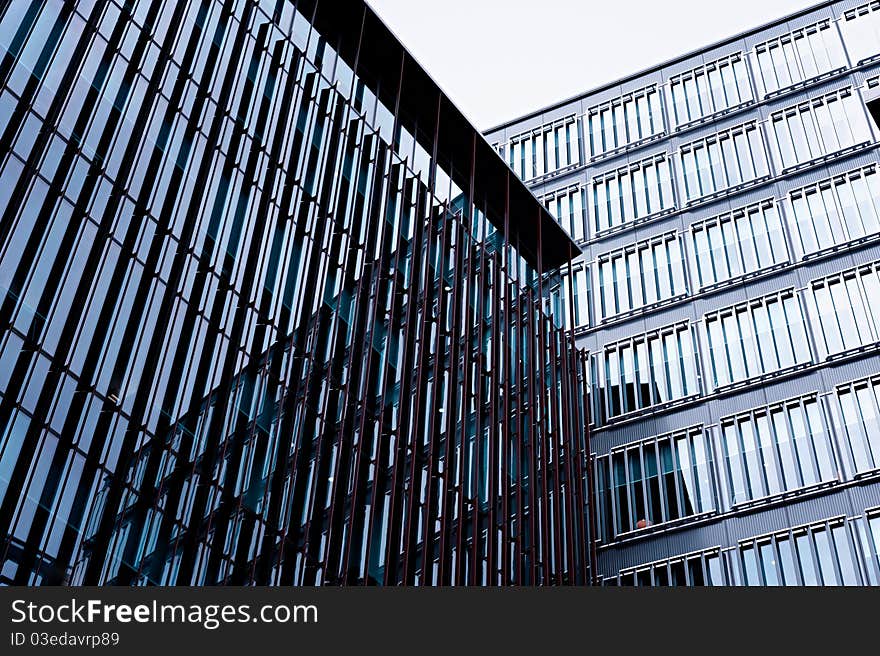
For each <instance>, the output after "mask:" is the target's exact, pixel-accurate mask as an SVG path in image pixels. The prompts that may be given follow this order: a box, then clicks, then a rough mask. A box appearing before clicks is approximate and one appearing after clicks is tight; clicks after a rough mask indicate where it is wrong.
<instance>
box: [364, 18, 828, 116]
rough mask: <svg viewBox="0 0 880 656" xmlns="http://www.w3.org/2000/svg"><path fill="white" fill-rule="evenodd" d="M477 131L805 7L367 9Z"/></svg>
mask: <svg viewBox="0 0 880 656" xmlns="http://www.w3.org/2000/svg"><path fill="white" fill-rule="evenodd" d="M367 2H368V4H370V5H371V6H372V7H373V9H374V10H375V11H376V13H377V14H379V16H380V17H381V18H382V20H383V21H385V23H386V24H387V25H388V26H389V27H390V28H391V30H392V31H393V32H394V33H395V34H396V35H397V37H398V38H399V39H400V40H401V41H402V42H403V45H404V46H405V47H406V48H407V50H409V51H410V53H412V55H413V56H414V57H415V58H416V60H418V62H419V63H420V64H421V65H422V67H424V68H425V70H427V71H428V73H429V74H430V75H431V77H433V78H434V80H435V81H436V82H437V83H438V84H439V85H440V87H441V88H442V89H443V90H444V91H445V92H446V94H447V95H448V96H449V97H450V98H451V99H452V101H453V102H454V103H455V104H456V105H457V106H458V107H459V109H461V111H462V112H464V114H465V116H467V117H468V118H469V119H470V120H471V122H473V123H474V125H476V126H477V128H479V129H480V130H487V129H488V128H491V127H494V126H496V125H498V124H500V123H503V122H505V121H507V120H510V119H513V118H517V117H519V116H522V115H523V114H527V113H529V112H531V111H534V110H536V109H540V108H541V107H544V106H546V105H550V104H552V103H554V102H556V101H559V100H563V99H565V98H569V97H571V96H575V95H577V94H579V93H582V92H584V91H588V90H590V89H593V88H595V87H598V86H600V85H602V84H604V83H606V82H613V81H614V80H617V79H620V78H622V77H625V76H627V75H629V74H631V73H636V72H638V71H640V70H643V69H645V68H649V67H651V66H653V65H655V64H659V63H661V62H664V61H666V60H668V59H672V58H673V57H676V56H677V55H683V54H685V53H687V52H690V51H692V50H696V49H698V48H701V47H702V46H705V45H709V44H711V43H714V42H715V41H719V40H721V39H723V38H725V37H728V36H733V35H735V34H738V33H740V32H742V31H744V30H747V29H749V28H752V27H757V26H759V25H762V24H763V23H767V22H769V21H771V20H773V19H775V18H780V17H782V16H785V15H787V14H790V13H793V12H795V11H798V10H799V9H803V8H806V7H808V6H811V5H813V4H816V2H815V0H735V2H713V1H712V0H660V1H658V0H601V1H600V0H367Z"/></svg>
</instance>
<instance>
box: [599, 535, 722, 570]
mask: <svg viewBox="0 0 880 656" xmlns="http://www.w3.org/2000/svg"><path fill="white" fill-rule="evenodd" d="M726 542H727V536H726V529H725V527H724V526H723V524H722V523H721V522H715V523H712V524H702V525H699V526H693V527H690V528H687V529H682V530H678V531H670V532H666V533H662V534H659V535H653V536H651V537H650V538H646V539H644V540H638V541H633V542H629V543H625V544H621V545H619V546H615V547H611V548H608V549H603V550H602V551H601V552H600V554H599V569H600V572H601V573H602V575H603V576H616V575H617V573H618V572H619V571H620V570H622V569H627V568H630V567H636V566H638V565H642V564H645V563H652V562H655V561H658V560H665V559H667V558H674V557H675V556H681V555H683V554H687V553H691V552H693V551H699V550H702V549H709V548H712V547H724V545H725V544H726Z"/></svg>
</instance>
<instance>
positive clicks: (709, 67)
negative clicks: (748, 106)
mask: <svg viewBox="0 0 880 656" xmlns="http://www.w3.org/2000/svg"><path fill="white" fill-rule="evenodd" d="M669 98H670V99H671V102H670V105H671V107H672V111H671V115H672V120H673V122H674V123H675V125H676V126H682V125H687V124H688V123H693V122H694V121H698V120H699V119H701V118H703V117H704V116H711V115H713V114H717V113H719V112H723V111H725V110H728V109H730V108H732V107H738V106H740V105H743V104H744V103H747V102H750V101H751V100H752V89H751V86H750V85H749V72H748V68H747V67H746V62H745V59H743V58H742V56H741V55H740V54H739V53H737V54H735V55H731V56H729V57H725V58H724V59H719V60H717V61H714V62H711V63H709V64H706V65H704V66H700V67H699V68H695V69H693V70H691V71H688V72H687V73H683V74H681V75H676V76H675V77H673V78H670V80H669Z"/></svg>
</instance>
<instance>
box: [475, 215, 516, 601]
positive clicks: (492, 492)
mask: <svg viewBox="0 0 880 656" xmlns="http://www.w3.org/2000/svg"><path fill="white" fill-rule="evenodd" d="M506 205H507V202H506V198H505V212H504V214H505V216H506V214H507V212H506ZM504 234H505V235H506V234H507V233H506V232H505V233H504ZM505 239H506V238H505ZM484 266H487V267H488V271H491V273H492V286H491V288H489V287H487V293H489V294H490V302H491V303H492V321H491V327H492V328H493V331H494V332H493V339H492V352H491V353H490V354H489V357H490V359H491V367H492V371H493V377H492V378H493V381H494V382H495V385H496V387H497V388H498V390H499V391H500V392H502V393H503V394H505V399H506V392H505V391H504V385H505V381H504V380H503V378H506V377H505V376H503V373H502V374H501V375H500V376H499V374H498V372H499V371H500V370H501V369H500V367H499V363H500V361H501V341H502V340H501V337H502V335H503V331H504V326H500V330H499V324H500V317H501V316H502V315H501V310H500V299H499V290H500V289H501V285H502V284H503V275H504V274H503V273H502V271H501V267H500V266H499V261H498V255H497V251H496V252H493V253H490V254H489V257H488V258H485V259H484ZM505 316H506V315H505ZM481 320H482V318H481ZM507 364H508V365H509V364H510V363H509V359H508V360H507ZM501 412H502V411H501V400H500V399H499V398H498V395H497V394H490V395H489V437H488V440H489V444H488V462H487V467H488V471H487V476H488V483H487V493H486V497H487V502H488V516H487V526H488V530H489V531H490V532H491V536H490V540H489V545H488V547H487V548H488V562H487V565H486V568H487V570H488V572H489V576H490V577H491V580H494V581H496V582H498V583H499V584H501V585H504V584H506V583H507V581H506V580H505V578H504V574H503V569H499V567H500V566H501V562H502V561H501V558H503V556H504V553H505V548H506V545H507V540H506V537H507V536H506V531H504V530H499V529H501V526H496V522H498V519H499V518H498V516H497V513H496V503H497V501H498V497H499V496H501V497H502V499H506V495H505V494H504V493H503V492H502V493H501V495H499V491H501V490H503V488H504V486H503V483H504V482H505V479H504V474H505V469H506V466H505V462H506V460H505V452H504V445H503V444H501V443H500V442H501V440H502V439H504V437H503V436H504V432H499V431H498V423H499V421H498V419H499V417H500V416H501ZM496 474H497V476H498V478H496ZM499 479H500V480H499ZM502 503H504V501H502ZM501 519H502V520H503V521H502V522H501V525H504V526H506V524H507V521H506V512H504V511H502V514H501ZM499 533H500V538H499ZM499 550H500V553H501V558H498V562H496V556H497V555H498V552H499Z"/></svg>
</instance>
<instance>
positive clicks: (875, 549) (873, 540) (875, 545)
mask: <svg viewBox="0 0 880 656" xmlns="http://www.w3.org/2000/svg"><path fill="white" fill-rule="evenodd" d="M852 524H853V526H854V527H855V529H856V533H857V534H858V536H859V541H860V542H861V543H862V552H863V553H864V554H865V558H866V560H867V561H868V562H867V563H866V565H867V567H866V573H867V575H868V585H880V512H878V509H876V508H875V509H873V510H871V511H869V512H867V513H865V518H864V519H859V520H858V521H854V522H853V523H852Z"/></svg>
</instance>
